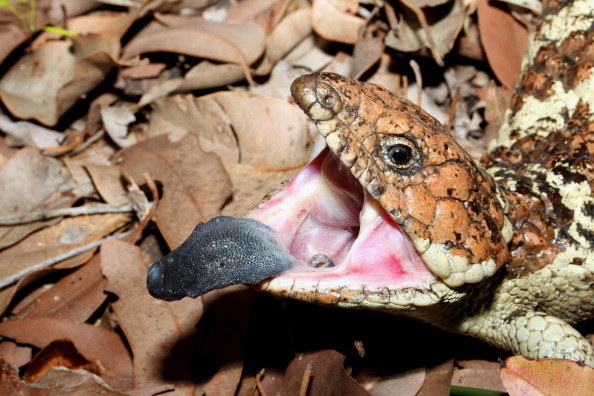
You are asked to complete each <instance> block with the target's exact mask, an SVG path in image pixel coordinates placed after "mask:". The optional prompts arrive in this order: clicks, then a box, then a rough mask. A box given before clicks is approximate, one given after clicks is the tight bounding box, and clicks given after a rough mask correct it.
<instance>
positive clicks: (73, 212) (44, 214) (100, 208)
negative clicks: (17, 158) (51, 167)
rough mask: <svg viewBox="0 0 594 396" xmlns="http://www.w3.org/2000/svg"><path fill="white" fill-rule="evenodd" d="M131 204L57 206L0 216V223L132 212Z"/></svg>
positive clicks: (11, 223) (21, 222) (12, 223)
mask: <svg viewBox="0 0 594 396" xmlns="http://www.w3.org/2000/svg"><path fill="white" fill-rule="evenodd" d="M132 211H133V208H132V205H131V204H124V205H121V206H111V205H104V204H99V205H91V206H77V207H74V208H59V209H53V210H47V211H39V212H31V213H26V214H22V215H19V214H16V215H8V216H2V217H0V225H14V224H23V223H30V222H32V221H39V220H47V219H51V218H54V217H60V216H80V215H90V214H100V213H125V212H132Z"/></svg>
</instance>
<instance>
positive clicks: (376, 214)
mask: <svg viewBox="0 0 594 396" xmlns="http://www.w3.org/2000/svg"><path fill="white" fill-rule="evenodd" d="M249 217H250V218H252V219H254V220H257V221H259V222H262V223H264V224H266V225H268V226H269V227H270V228H272V229H273V230H274V231H276V234H277V238H278V240H277V243H278V245H279V247H280V248H281V249H283V250H285V251H287V252H288V253H289V254H290V255H291V256H292V257H293V258H294V259H296V261H298V262H299V264H297V265H296V266H294V267H292V268H291V269H289V270H287V271H284V272H283V273H282V274H280V275H279V276H277V277H274V278H272V279H270V280H268V281H266V282H264V283H263V284H262V288H263V289H265V290H266V291H269V292H272V293H275V294H279V295H282V296H287V297H294V298H299V299H301V300H307V301H315V302H319V303H325V304H337V305H341V306H372V307H381V306H390V307H392V308H393V307H394V306H398V307H399V308H403V307H410V306H413V305H414V306H421V305H431V304H434V303H435V302H437V301H438V297H437V295H435V293H434V292H432V291H431V286H432V285H434V284H436V283H441V282H438V280H437V278H436V277H435V276H434V275H433V274H432V273H431V272H430V271H429V270H428V269H427V267H426V265H425V264H424V262H423V260H422V258H421V257H420V256H419V254H418V253H417V251H416V250H415V248H414V246H413V244H412V242H411V241H410V239H409V238H408V236H407V234H406V233H405V232H404V231H403V230H402V229H401V228H400V226H398V224H396V223H395V222H394V221H393V220H392V219H391V218H390V216H389V215H388V214H387V213H386V212H385V210H384V209H383V208H382V207H381V206H380V204H379V203H378V202H377V201H376V200H375V199H374V198H373V197H371V195H370V194H369V193H368V192H367V191H365V190H364V189H363V187H362V186H361V184H360V183H359V182H358V181H357V179H356V178H355V177H354V176H353V175H352V174H351V171H350V170H349V169H347V168H346V166H345V165H343V164H342V162H341V161H340V159H338V157H337V156H336V155H335V154H333V153H332V152H330V151H329V150H328V149H327V148H326V149H325V150H323V151H322V152H321V153H320V154H319V155H318V156H317V157H316V158H315V159H314V160H313V161H312V162H311V163H310V164H309V165H308V166H307V167H305V168H304V169H303V170H302V171H301V172H300V173H299V174H298V175H297V176H296V177H295V178H294V179H293V180H292V181H291V182H290V183H289V184H288V185H287V186H286V187H285V188H284V189H283V190H282V191H281V192H279V193H277V194H276V195H275V196H273V197H272V198H271V199H270V200H269V201H267V202H266V203H264V204H263V205H261V206H260V207H259V208H258V209H257V210H255V211H254V212H252V213H251V214H250V216H249Z"/></svg>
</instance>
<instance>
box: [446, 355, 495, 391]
mask: <svg viewBox="0 0 594 396" xmlns="http://www.w3.org/2000/svg"><path fill="white" fill-rule="evenodd" d="M458 366H459V367H460V369H457V370H454V375H453V377H452V385H456V386H464V387H468V388H480V389H490V390H494V391H500V392H503V391H505V388H504V387H503V384H502V383H501V378H500V377H499V368H500V365H499V363H496V362H488V361H486V360H462V361H459V362H458Z"/></svg>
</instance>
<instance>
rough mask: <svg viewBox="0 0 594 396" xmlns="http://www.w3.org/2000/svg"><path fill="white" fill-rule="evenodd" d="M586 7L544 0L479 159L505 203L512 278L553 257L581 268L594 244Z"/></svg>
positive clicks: (593, 34) (592, 51) (591, 56)
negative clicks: (518, 74) (516, 78)
mask: <svg viewBox="0 0 594 396" xmlns="http://www.w3.org/2000/svg"><path fill="white" fill-rule="evenodd" d="M586 10H590V11H589V12H588V11H586ZM591 10H592V3H591V0H573V1H568V2H553V1H547V2H546V7H545V11H544V13H543V16H542V22H541V24H540V25H539V27H538V31H537V33H536V35H535V37H534V39H533V40H530V43H529V46H528V51H527V54H526V58H525V59H524V63H523V65H522V68H523V73H522V78H521V80H520V82H519V83H518V86H517V88H516V91H515V92H514V94H513V96H512V100H511V106H510V109H509V110H508V111H507V112H506V114H505V116H504V120H503V124H502V126H501V128H500V131H499V137H498V139H497V140H495V141H494V142H492V144H491V145H490V153H489V154H488V155H487V156H485V157H484V158H483V161H482V163H483V166H485V168H487V170H488V172H489V173H490V174H491V175H492V176H493V177H494V179H495V181H496V182H497V183H498V185H499V186H500V188H501V190H502V191H503V193H504V195H505V197H506V200H507V202H508V208H506V215H507V217H508V219H509V220H510V222H511V224H512V226H513V237H512V240H511V241H510V243H509V251H510V262H509V264H508V265H507V266H506V268H507V270H508V274H509V276H521V275H525V274H527V273H531V272H534V271H536V270H538V269H540V268H543V267H544V266H546V265H548V264H550V263H553V262H556V261H563V262H564V263H566V264H577V265H582V264H583V263H584V262H585V261H586V259H587V255H588V251H591V250H592V249H593V248H594V201H593V199H592V198H591V197H592V191H593V190H592V189H593V188H594V161H593V160H592V155H593V154H594V66H593V64H594V63H593V62H594V44H593V43H594V25H592V23H591V12H592V11H591ZM560 15H564V17H561V18H559V16H560ZM559 21H563V23H560V22H559ZM545 71H546V72H545Z"/></svg>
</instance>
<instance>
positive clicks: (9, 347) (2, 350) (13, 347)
mask: <svg viewBox="0 0 594 396" xmlns="http://www.w3.org/2000/svg"><path fill="white" fill-rule="evenodd" d="M0 356H1V357H2V358H3V359H4V360H5V361H6V362H8V363H10V364H13V365H15V366H17V367H22V366H24V365H25V364H27V363H29V362H30V361H31V357H32V353H31V347H29V346H23V345H18V344H17V343H16V342H13V341H10V340H2V342H0ZM0 382H1V381H0ZM0 389H2V388H1V387H0ZM1 393H2V392H0V394H1Z"/></svg>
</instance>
